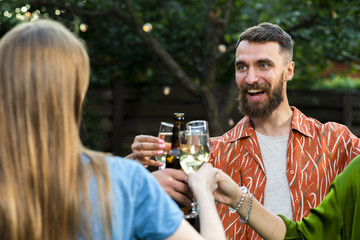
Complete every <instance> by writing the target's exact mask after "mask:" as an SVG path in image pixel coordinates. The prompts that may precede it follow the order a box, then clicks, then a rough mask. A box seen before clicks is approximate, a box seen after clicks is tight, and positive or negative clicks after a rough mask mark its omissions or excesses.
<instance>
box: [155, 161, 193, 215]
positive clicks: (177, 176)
mask: <svg viewBox="0 0 360 240" xmlns="http://www.w3.org/2000/svg"><path fill="white" fill-rule="evenodd" d="M152 175H153V176H154V177H155V178H156V180H157V181H158V182H159V183H160V185H161V186H162V188H163V189H164V190H165V192H166V193H167V194H169V195H170V197H171V198H172V199H174V200H175V201H176V202H177V203H180V204H182V205H184V206H186V207H187V208H189V209H190V208H191V202H192V198H193V195H192V192H191V189H190V187H189V186H188V184H187V183H186V182H185V181H186V178H187V175H186V174H185V173H184V172H183V171H181V170H178V169H172V168H166V169H164V170H158V171H155V172H152Z"/></svg>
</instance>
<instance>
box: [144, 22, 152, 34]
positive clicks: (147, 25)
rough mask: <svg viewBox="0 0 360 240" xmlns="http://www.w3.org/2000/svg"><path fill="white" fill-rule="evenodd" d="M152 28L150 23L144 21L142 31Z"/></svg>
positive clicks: (148, 30)
mask: <svg viewBox="0 0 360 240" xmlns="http://www.w3.org/2000/svg"><path fill="white" fill-rule="evenodd" d="M152 29H153V26H152V25H151V23H145V24H144V26H143V30H144V32H151V30H152Z"/></svg>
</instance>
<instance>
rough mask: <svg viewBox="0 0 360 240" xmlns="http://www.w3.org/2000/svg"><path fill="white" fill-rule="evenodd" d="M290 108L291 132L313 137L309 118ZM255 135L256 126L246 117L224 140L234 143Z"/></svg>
mask: <svg viewBox="0 0 360 240" xmlns="http://www.w3.org/2000/svg"><path fill="white" fill-rule="evenodd" d="M290 108H291V110H292V111H293V115H292V120H291V130H293V131H297V132H299V133H301V134H303V135H305V136H307V137H312V136H313V133H312V131H311V129H312V127H311V124H310V122H309V118H308V117H306V116H305V115H304V114H303V113H302V112H301V111H300V110H298V109H297V108H296V107H290ZM253 134H255V129H254V125H253V124H252V122H251V119H250V118H249V117H248V116H245V117H243V118H242V119H241V120H240V121H239V122H238V123H237V124H236V126H235V127H234V128H233V129H231V130H230V131H228V132H227V133H225V134H224V135H223V136H222V138H223V140H224V141H226V142H234V141H236V140H238V139H241V138H246V137H250V136H251V135H253Z"/></svg>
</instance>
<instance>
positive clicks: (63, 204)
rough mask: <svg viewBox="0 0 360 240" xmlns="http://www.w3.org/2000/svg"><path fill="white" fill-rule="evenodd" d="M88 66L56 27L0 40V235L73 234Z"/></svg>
mask: <svg viewBox="0 0 360 240" xmlns="http://www.w3.org/2000/svg"><path fill="white" fill-rule="evenodd" d="M88 82H89V60H88V56H87V53H86V51H85V49H84V47H83V45H82V43H81V42H80V41H79V40H78V39H77V38H76V37H75V36H74V35H73V34H72V33H71V32H70V31H69V30H67V29H66V28H65V27H64V26H62V25H61V24H59V23H57V22H54V21H48V20H41V21H37V22H31V23H22V24H20V25H18V26H16V27H15V28H13V29H12V30H10V31H9V32H8V33H7V34H5V36H4V37H3V38H2V39H1V41H0V133H1V137H0V195H1V196H2V197H1V200H0V236H1V238H2V239H68V238H74V237H75V236H76V232H77V231H78V228H79V224H80V221H81V219H80V216H81V200H80V194H79V189H80V190H81V189H83V188H84V186H85V185H86V183H85V181H83V182H81V181H79V176H80V179H85V178H84V173H83V172H82V170H81V167H79V165H80V161H79V153H80V148H81V143H80V140H79V135H78V131H79V124H80V120H81V119H80V114H81V105H82V100H83V97H84V95H85V92H86V89H87V86H88Z"/></svg>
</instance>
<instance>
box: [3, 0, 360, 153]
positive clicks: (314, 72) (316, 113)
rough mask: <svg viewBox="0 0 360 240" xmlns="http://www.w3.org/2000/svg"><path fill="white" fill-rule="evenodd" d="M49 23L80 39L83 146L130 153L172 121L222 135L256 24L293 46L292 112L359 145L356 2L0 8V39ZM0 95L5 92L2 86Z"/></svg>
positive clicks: (149, 1) (77, 2) (120, 2)
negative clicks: (244, 39)
mask: <svg viewBox="0 0 360 240" xmlns="http://www.w3.org/2000/svg"><path fill="white" fill-rule="evenodd" d="M40 18H50V19H54V20H57V21H60V22H62V23H63V24H64V25H65V26H66V27H68V28H69V29H70V30H71V31H73V32H74V33H75V34H76V35H78V36H79V37H80V38H81V39H83V40H84V41H85V43H86V46H87V49H88V52H89V55H90V60H91V68H92V72H91V83H90V87H89V92H88V94H87V96H86V100H85V106H84V116H83V122H84V128H83V129H82V136H83V141H84V143H85V144H86V145H87V146H89V147H91V148H93V149H97V150H102V151H108V152H112V153H114V154H118V155H122V156H124V155H127V154H128V153H130V145H131V143H132V141H133V139H134V137H135V136H136V135H138V134H150V135H157V132H158V128H159V124H160V122H161V121H168V122H171V121H172V116H173V113H174V112H184V113H185V120H186V121H190V120H194V119H205V120H208V121H209V124H210V131H211V135H212V136H215V135H221V134H223V133H224V132H225V131H227V130H229V129H230V128H232V127H233V126H234V124H236V123H237V122H238V121H239V120H240V119H241V117H242V116H241V115H240V114H239V113H238V110H237V103H236V101H235V98H236V97H237V95H238V90H237V87H236V84H235V78H234V54H235V44H236V42H237V38H238V36H239V34H240V33H241V32H242V31H244V30H245V29H246V28H248V27H251V26H253V25H257V24H258V23H260V22H265V21H266V22H271V23H276V24H278V25H280V27H282V28H283V29H284V30H285V31H287V32H288V33H289V34H290V35H291V37H292V38H293V41H294V61H295V69H296V71H295V76H294V79H293V80H292V81H291V82H290V83H289V84H288V89H289V90H288V95H289V101H290V104H291V105H294V106H296V107H298V108H299V109H300V110H301V111H303V112H304V113H305V114H307V115H308V116H311V117H314V118H317V119H318V120H320V121H321V122H326V121H336V122H340V123H343V124H346V125H347V126H348V127H349V128H350V129H351V130H352V131H353V132H354V133H355V134H356V135H357V136H360V91H359V89H360V4H359V2H358V0H348V1H346V0H336V1H335V0H334V1H326V0H313V1H303V0H284V1H280V0H274V1H270V0H255V1H245V0H166V1H164V0H29V1H24V0H0V37H1V36H2V35H3V34H4V33H6V32H7V31H8V30H9V29H10V28H12V27H13V26H14V25H16V24H17V23H19V22H21V21H34V20H37V19H40ZM0 87H1V86H0Z"/></svg>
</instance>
